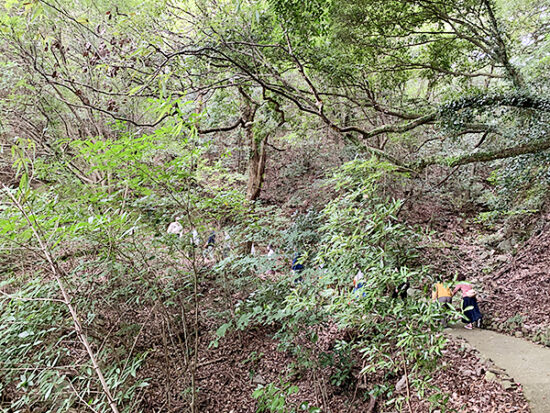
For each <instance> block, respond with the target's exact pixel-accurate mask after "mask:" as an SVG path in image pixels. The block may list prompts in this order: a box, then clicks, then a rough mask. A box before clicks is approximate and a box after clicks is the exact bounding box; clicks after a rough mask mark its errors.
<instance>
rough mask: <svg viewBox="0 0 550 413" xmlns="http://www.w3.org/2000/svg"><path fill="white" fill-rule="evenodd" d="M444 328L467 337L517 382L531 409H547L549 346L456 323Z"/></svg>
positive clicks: (544, 411) (549, 403) (540, 411)
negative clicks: (467, 328) (449, 327)
mask: <svg viewBox="0 0 550 413" xmlns="http://www.w3.org/2000/svg"><path fill="white" fill-rule="evenodd" d="M460 326H461V325H460ZM447 331H448V332H449V333H450V334H451V335H453V336H455V337H462V338H464V339H465V340H467V341H468V342H469V343H470V345H472V346H473V347H474V348H475V349H477V350H478V351H479V352H480V353H481V355H482V356H483V357H485V358H488V359H491V360H493V362H494V363H495V364H496V365H497V366H498V367H500V368H502V369H505V370H506V373H508V375H509V376H510V377H513V378H514V380H515V381H516V382H517V383H520V384H521V385H522V386H523V391H524V394H525V397H527V399H528V400H529V405H530V406H531V411H532V413H550V349H548V348H546V347H543V346H540V345H537V344H533V343H531V342H528V341H525V340H522V339H520V338H516V337H511V336H507V335H504V334H499V333H495V332H494V331H490V330H480V329H474V330H466V329H464V328H461V327H458V326H457V327H455V328H452V329H449V330H447Z"/></svg>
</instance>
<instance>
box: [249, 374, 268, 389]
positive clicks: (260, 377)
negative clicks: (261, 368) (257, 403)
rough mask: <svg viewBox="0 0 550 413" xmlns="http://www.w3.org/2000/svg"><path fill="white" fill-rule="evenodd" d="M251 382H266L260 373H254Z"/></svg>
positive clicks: (264, 383)
mask: <svg viewBox="0 0 550 413" xmlns="http://www.w3.org/2000/svg"><path fill="white" fill-rule="evenodd" d="M252 383H254V384H261V385H262V386H265V385H266V384H267V382H266V381H265V380H264V378H263V377H262V376H261V375H260V374H256V375H255V376H254V378H253V379H252Z"/></svg>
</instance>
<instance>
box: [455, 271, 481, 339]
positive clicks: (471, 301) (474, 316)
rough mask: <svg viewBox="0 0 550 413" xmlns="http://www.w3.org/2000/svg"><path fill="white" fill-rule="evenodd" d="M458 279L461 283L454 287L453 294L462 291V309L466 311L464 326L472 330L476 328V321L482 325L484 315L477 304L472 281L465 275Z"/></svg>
mask: <svg viewBox="0 0 550 413" xmlns="http://www.w3.org/2000/svg"><path fill="white" fill-rule="evenodd" d="M458 281H459V283H458V284H457V285H456V286H455V288H454V289H453V296H454V295H455V294H456V293H457V292H458V291H460V292H461V293H462V311H463V312H464V322H465V323H466V325H465V326H464V328H466V329H468V330H471V329H472V328H474V325H473V324H474V323H476V324H477V326H478V327H480V326H481V319H482V318H483V315H482V314H481V311H480V310H479V306H478V305H477V299H476V291H475V290H474V287H472V285H471V284H470V283H468V282H466V281H465V277H464V276H459V278H458Z"/></svg>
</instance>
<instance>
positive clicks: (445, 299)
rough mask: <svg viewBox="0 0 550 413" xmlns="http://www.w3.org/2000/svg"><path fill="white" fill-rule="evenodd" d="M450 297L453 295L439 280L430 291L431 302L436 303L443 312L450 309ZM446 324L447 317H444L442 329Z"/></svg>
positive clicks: (451, 299) (447, 321)
mask: <svg viewBox="0 0 550 413" xmlns="http://www.w3.org/2000/svg"><path fill="white" fill-rule="evenodd" d="M452 297H453V293H452V292H451V289H450V288H449V287H448V286H447V285H445V284H444V283H443V282H442V281H441V278H439V279H438V282H437V283H436V284H435V285H434V289H433V291H432V300H433V301H437V302H438V303H439V305H440V306H441V309H442V310H443V311H444V312H449V311H450V310H451V309H452V307H451V303H452V301H453V298H452ZM448 323H449V320H448V317H447V316H445V317H444V318H443V327H447V324H448Z"/></svg>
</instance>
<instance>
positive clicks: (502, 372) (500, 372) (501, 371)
mask: <svg viewBox="0 0 550 413" xmlns="http://www.w3.org/2000/svg"><path fill="white" fill-rule="evenodd" d="M489 372H490V373H493V374H506V370H502V369H500V368H498V367H490V368H489Z"/></svg>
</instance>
